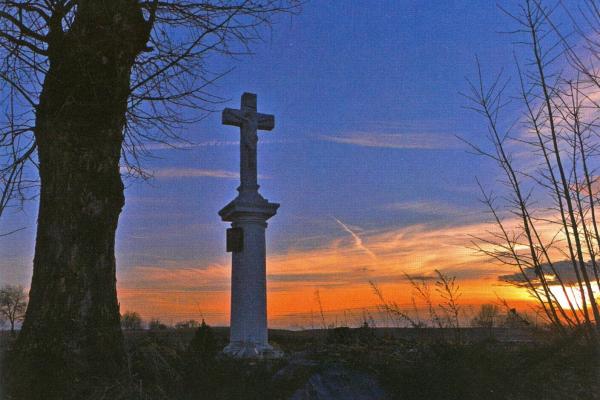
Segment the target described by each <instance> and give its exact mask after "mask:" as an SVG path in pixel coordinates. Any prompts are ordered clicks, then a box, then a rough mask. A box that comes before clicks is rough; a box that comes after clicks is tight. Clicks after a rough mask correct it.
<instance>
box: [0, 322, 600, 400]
mask: <svg viewBox="0 0 600 400" xmlns="http://www.w3.org/2000/svg"><path fill="white" fill-rule="evenodd" d="M270 336H271V341H272V342H273V343H274V344H275V345H276V346H277V347H279V348H280V349H282V350H283V351H284V352H285V354H286V356H285V358H283V359H279V360H264V361H239V360H231V359H228V358H225V357H223V356H221V355H220V353H219V350H220V349H221V348H222V347H223V346H224V345H225V344H226V339H227V329H225V328H214V329H201V330H199V331H195V330H159V331H137V332H127V333H126V341H127V349H128V356H129V359H130V371H131V372H130V375H131V376H130V377H129V379H127V382H126V383H118V384H115V385H114V386H113V387H112V388H110V389H106V388H105V389H104V390H99V391H98V396H97V397H96V398H97V399H100V398H106V399H116V400H120V399H123V400H125V399H127V400H142V399H144V400H146V399H147V400H150V399H181V400H187V399H195V400H197V399H216V400H218V399H293V400H307V399H311V400H312V399H315V400H316V399H319V400H321V399H348V400H352V399H361V400H370V399H407V400H409V399H419V400H423V399H444V400H450V399H461V400H462V399H464V400H469V399H478V400H479V399H485V400H493V399H515V400H516V399H536V400H537V399H540V400H541V399H560V400H563V399H600V386H599V383H600V369H599V368H598V367H599V366H598V364H597V359H598V355H597V354H595V352H594V350H593V349H591V348H589V347H588V346H586V345H585V344H584V343H582V341H580V340H579V339H578V338H577V337H576V336H571V337H567V338H564V337H563V338H557V337H553V336H552V335H550V334H542V333H534V332H531V331H515V330H495V331H494V332H493V333H492V332H490V331H489V330H484V329H464V330H461V331H459V332H457V331H455V330H439V329H431V330H426V329H400V330H399V329H371V328H358V329H348V328H337V329H331V330H326V331H325V330H315V331H302V332H291V331H278V330H275V331H271V332H270ZM10 342H11V339H10V337H9V336H8V335H6V334H5V335H3V336H2V337H0V346H2V347H3V348H4V349H6V348H7V346H10ZM2 367H3V368H9V367H10V366H9V365H3V366H2Z"/></svg>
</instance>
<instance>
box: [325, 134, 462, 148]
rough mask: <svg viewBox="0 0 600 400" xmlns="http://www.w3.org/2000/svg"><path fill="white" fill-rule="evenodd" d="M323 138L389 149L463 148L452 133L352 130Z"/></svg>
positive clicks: (330, 140)
mask: <svg viewBox="0 0 600 400" xmlns="http://www.w3.org/2000/svg"><path fill="white" fill-rule="evenodd" d="M320 138H321V139H322V140H325V141H328V142H334V143H341V144H348V145H354V146H361V147H380V148H388V149H421V150H449V149H460V148H463V147H464V146H463V144H462V143H461V142H460V141H459V140H458V139H456V138H455V137H454V135H452V134H439V133H374V132H352V133H346V134H342V135H338V136H333V135H321V136H320Z"/></svg>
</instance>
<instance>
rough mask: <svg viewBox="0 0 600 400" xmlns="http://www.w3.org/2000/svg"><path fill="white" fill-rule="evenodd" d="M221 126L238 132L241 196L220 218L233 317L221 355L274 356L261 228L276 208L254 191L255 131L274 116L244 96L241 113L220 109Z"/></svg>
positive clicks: (267, 125)
mask: <svg viewBox="0 0 600 400" xmlns="http://www.w3.org/2000/svg"><path fill="white" fill-rule="evenodd" d="M222 122H223V124H224V125H233V126H237V127H239V128H240V181H241V184H240V187H239V188H238V191H239V195H238V196H237V197H236V198H235V199H234V200H232V201H231V202H230V203H229V204H227V205H226V206H225V207H223V209H221V211H219V215H220V216H221V219H222V220H223V221H227V222H231V228H229V229H227V251H228V252H231V254H232V255H231V316H230V325H229V326H230V330H229V345H227V347H225V349H224V350H223V351H224V352H225V354H228V355H230V356H233V357H240V358H254V357H258V358H263V357H277V356H280V355H281V353H280V352H278V351H276V350H274V349H273V347H271V346H270V345H269V341H268V329H267V272H266V257H267V256H266V252H267V251H266V242H265V230H266V229H267V220H268V219H269V218H271V217H272V216H274V215H275V214H276V213H277V209H278V208H279V204H277V203H270V202H269V201H268V200H267V199H265V198H264V197H262V196H261V195H260V193H258V181H257V177H258V174H257V168H256V145H257V142H258V136H257V131H258V130H259V129H260V130H266V131H270V130H271V129H273V128H274V126H275V117H273V116H272V115H267V114H261V113H258V112H257V111H256V95H255V94H252V93H244V94H243V95H242V105H241V107H240V109H239V110H234V109H231V108H226V109H225V110H223V116H222Z"/></svg>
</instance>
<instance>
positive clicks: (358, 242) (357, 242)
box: [332, 217, 377, 260]
mask: <svg viewBox="0 0 600 400" xmlns="http://www.w3.org/2000/svg"><path fill="white" fill-rule="evenodd" d="M332 218H333V219H334V220H335V222H337V223H338V225H340V226H341V227H342V229H343V230H344V231H346V232H348V233H349V234H350V235H351V236H352V237H353V238H354V245H355V246H356V247H357V248H359V249H361V250H364V252H365V253H367V254H368V255H369V256H371V258H373V260H377V256H376V255H375V253H373V252H372V251H371V250H370V249H369V248H368V247H367V246H365V245H364V243H363V240H362V239H361V237H360V236H358V234H357V233H356V232H354V231H353V230H352V229H350V228H349V227H348V225H346V224H344V223H343V222H342V221H340V220H339V219H337V218H335V217H332Z"/></svg>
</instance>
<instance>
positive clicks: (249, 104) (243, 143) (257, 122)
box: [222, 93, 275, 193]
mask: <svg viewBox="0 0 600 400" xmlns="http://www.w3.org/2000/svg"><path fill="white" fill-rule="evenodd" d="M222 123H223V125H232V126H237V127H239V128H240V181H241V185H240V188H239V189H238V190H239V191H240V193H241V192H247V191H253V192H254V191H257V190H258V179H257V176H258V175H257V167H256V145H257V143H258V135H257V130H259V129H260V130H263V131H270V130H272V129H273V128H274V127H275V117H274V116H273V115H269V114H261V113H259V112H257V111H256V95H255V94H254V93H244V94H243V95H242V106H241V107H240V109H239V110H234V109H232V108H226V109H224V110H223V116H222Z"/></svg>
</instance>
